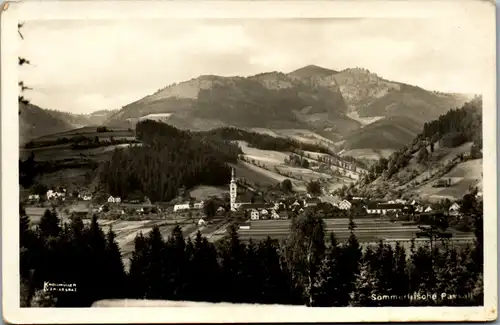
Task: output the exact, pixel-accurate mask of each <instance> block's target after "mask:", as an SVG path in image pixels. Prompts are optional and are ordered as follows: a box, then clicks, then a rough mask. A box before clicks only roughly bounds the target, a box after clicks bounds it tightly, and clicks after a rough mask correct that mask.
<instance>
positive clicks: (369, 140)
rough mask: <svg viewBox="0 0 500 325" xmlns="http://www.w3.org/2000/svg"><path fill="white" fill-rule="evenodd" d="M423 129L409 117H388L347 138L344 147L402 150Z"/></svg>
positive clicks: (349, 148)
mask: <svg viewBox="0 0 500 325" xmlns="http://www.w3.org/2000/svg"><path fill="white" fill-rule="evenodd" d="M421 128H422V124H420V123H419V122H418V121H416V120H413V119H411V118H408V117H402V116H391V117H386V118H383V119H380V120H377V121H375V122H373V123H370V124H368V125H366V126H364V127H363V128H361V129H359V130H356V131H353V132H351V133H350V134H348V135H347V136H345V137H344V138H343V140H344V141H343V144H342V147H343V149H345V150H353V149H396V148H401V147H404V146H406V145H407V144H408V143H410V142H411V141H412V140H413V139H414V138H415V136H416V135H417V134H418V133H419V132H420V130H421Z"/></svg>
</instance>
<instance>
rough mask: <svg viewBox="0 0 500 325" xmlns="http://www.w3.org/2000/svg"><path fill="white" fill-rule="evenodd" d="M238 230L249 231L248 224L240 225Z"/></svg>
mask: <svg viewBox="0 0 500 325" xmlns="http://www.w3.org/2000/svg"><path fill="white" fill-rule="evenodd" d="M240 229H244V230H248V229H250V224H248V223H245V224H242V225H240Z"/></svg>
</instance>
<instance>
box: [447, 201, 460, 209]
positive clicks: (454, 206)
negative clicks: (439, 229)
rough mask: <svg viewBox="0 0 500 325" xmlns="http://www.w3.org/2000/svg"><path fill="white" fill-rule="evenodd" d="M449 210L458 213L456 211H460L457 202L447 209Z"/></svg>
mask: <svg viewBox="0 0 500 325" xmlns="http://www.w3.org/2000/svg"><path fill="white" fill-rule="evenodd" d="M449 210H450V211H458V210H460V205H459V204H458V203H457V202H455V203H453V204H452V205H451V207H450V209H449Z"/></svg>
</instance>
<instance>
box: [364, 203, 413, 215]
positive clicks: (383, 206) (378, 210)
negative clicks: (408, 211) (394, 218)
mask: <svg viewBox="0 0 500 325" xmlns="http://www.w3.org/2000/svg"><path fill="white" fill-rule="evenodd" d="M403 208H404V206H403V205H402V204H397V203H371V204H368V205H367V207H366V213H368V214H387V212H396V213H398V212H401V211H402V210H403Z"/></svg>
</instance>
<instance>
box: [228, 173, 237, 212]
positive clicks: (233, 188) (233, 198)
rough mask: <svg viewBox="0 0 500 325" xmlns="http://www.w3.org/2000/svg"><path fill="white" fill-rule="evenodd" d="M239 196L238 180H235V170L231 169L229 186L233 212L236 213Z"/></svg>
mask: <svg viewBox="0 0 500 325" xmlns="http://www.w3.org/2000/svg"><path fill="white" fill-rule="evenodd" d="M237 195H238V188H237V185H236V179H235V178H234V168H232V169H231V183H230V184H229V203H230V206H231V211H236V196H237Z"/></svg>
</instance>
